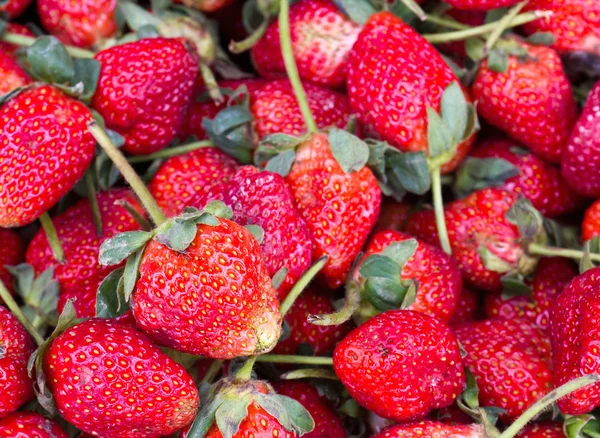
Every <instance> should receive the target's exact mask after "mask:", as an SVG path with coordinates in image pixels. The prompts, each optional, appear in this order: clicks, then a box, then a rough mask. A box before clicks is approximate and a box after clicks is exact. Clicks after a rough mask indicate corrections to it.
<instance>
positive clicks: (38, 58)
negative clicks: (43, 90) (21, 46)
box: [27, 36, 75, 85]
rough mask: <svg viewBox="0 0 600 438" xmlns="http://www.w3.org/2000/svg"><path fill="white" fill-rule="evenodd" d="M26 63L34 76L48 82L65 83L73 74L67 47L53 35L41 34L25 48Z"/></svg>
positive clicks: (73, 68) (69, 81)
mask: <svg viewBox="0 0 600 438" xmlns="http://www.w3.org/2000/svg"><path fill="white" fill-rule="evenodd" d="M27 64H28V65H29V70H30V72H31V74H32V75H33V76H35V78H37V79H39V80H41V81H44V82H48V83H55V84H62V85H67V84H70V83H71V80H72V79H73V76H74V74H75V67H74V66H73V60H72V59H71V56H70V55H69V53H68V52H67V49H65V46H63V45H62V43H61V42H60V41H58V39H56V38H55V37H53V36H41V37H39V38H37V39H36V41H35V43H33V44H32V45H31V46H29V47H28V48H27Z"/></svg>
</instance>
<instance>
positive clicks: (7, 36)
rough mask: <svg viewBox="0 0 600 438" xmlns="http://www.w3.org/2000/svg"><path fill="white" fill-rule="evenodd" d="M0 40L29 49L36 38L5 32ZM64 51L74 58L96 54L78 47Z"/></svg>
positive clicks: (69, 47) (68, 47) (71, 47)
mask: <svg viewBox="0 0 600 438" xmlns="http://www.w3.org/2000/svg"><path fill="white" fill-rule="evenodd" d="M0 40H2V41H6V42H7V43H11V44H14V45H16V46H23V47H29V46H31V45H32V44H33V43H35V41H36V38H34V37H28V36H25V35H20V34H18V33H12V32H6V33H4V34H2V36H0ZM65 49H67V52H69V55H71V56H73V57H75V58H93V57H94V56H96V54H95V53H94V52H92V51H90V50H85V49H80V48H79V47H73V46H67V45H65Z"/></svg>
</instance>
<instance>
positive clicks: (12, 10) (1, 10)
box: [0, 0, 31, 19]
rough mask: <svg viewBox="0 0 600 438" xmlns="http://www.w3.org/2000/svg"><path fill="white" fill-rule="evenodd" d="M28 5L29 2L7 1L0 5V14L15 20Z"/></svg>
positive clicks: (24, 0)
mask: <svg viewBox="0 0 600 438" xmlns="http://www.w3.org/2000/svg"><path fill="white" fill-rule="evenodd" d="M30 3H31V0H7V1H5V2H2V4H0V14H1V15H3V16H4V17H6V18H8V19H12V18H17V17H18V16H19V15H21V14H22V13H23V11H25V9H27V7H28V6H29V4H30Z"/></svg>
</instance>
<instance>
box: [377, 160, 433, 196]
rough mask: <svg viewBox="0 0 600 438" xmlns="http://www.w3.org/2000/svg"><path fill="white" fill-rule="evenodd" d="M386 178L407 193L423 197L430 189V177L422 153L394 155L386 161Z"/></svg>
mask: <svg viewBox="0 0 600 438" xmlns="http://www.w3.org/2000/svg"><path fill="white" fill-rule="evenodd" d="M387 167H388V177H390V176H393V177H395V181H397V183H398V184H399V185H400V186H401V187H402V188H403V189H404V190H406V191H407V192H409V193H414V194H415V195H424V194H425V193H427V192H428V191H429V189H431V175H430V173H429V166H428V164H427V157H426V156H425V153H423V152H406V153H396V154H393V155H391V156H390V157H389V158H388V159H387Z"/></svg>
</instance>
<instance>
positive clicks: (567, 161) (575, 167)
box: [561, 82, 600, 197]
mask: <svg viewBox="0 0 600 438" xmlns="http://www.w3.org/2000/svg"><path fill="white" fill-rule="evenodd" d="M598 166H600V82H599V83H597V84H596V85H595V86H594V88H592V90H591V91H590V93H589V94H588V98H587V102H586V104H585V107H584V108H583V111H582V113H581V116H580V117H579V120H578V121H577V124H576V125H575V128H573V131H572V133H571V137H570V138H569V142H568V143H567V147H566V149H565V152H564V153H563V156H562V163H561V169H562V174H563V176H564V178H565V180H566V181H567V184H568V185H569V187H570V188H571V189H572V190H573V191H575V192H576V193H580V194H582V195H585V196H593V197H599V196H600V177H599V176H597V172H596V170H597V169H598Z"/></svg>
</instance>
